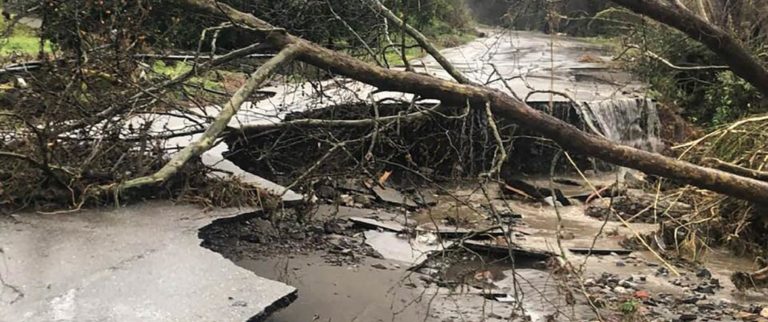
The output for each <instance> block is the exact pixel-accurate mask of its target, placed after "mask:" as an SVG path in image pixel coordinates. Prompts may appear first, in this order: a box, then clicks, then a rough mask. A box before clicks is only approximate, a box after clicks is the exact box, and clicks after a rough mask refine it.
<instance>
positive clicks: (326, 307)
mask: <svg viewBox="0 0 768 322" xmlns="http://www.w3.org/2000/svg"><path fill="white" fill-rule="evenodd" d="M237 264H238V265H239V266H241V267H243V268H246V269H248V270H251V271H253V272H254V273H256V274H257V275H259V276H262V277H265V278H269V279H274V280H278V281H281V282H283V283H286V284H288V285H292V286H294V287H296V288H297V289H299V294H298V298H297V299H296V301H294V302H293V303H292V304H291V305H290V306H288V307H287V308H285V309H283V310H281V311H278V312H275V313H274V314H273V315H272V316H270V317H269V318H268V319H267V320H266V321H268V322H296V321H421V320H424V317H425V315H427V314H428V310H427V305H426V303H425V302H426V300H425V301H421V299H422V297H423V290H418V289H416V288H414V287H409V286H407V285H409V283H412V282H411V279H417V278H418V277H417V276H416V274H412V273H410V272H407V271H406V270H405V268H404V267H400V268H397V267H396V266H395V265H394V264H393V263H392V262H386V261H380V260H376V259H370V260H367V261H366V263H365V264H361V265H353V266H334V265H331V264H327V263H326V262H325V260H324V259H323V258H322V257H320V256H319V255H297V256H289V257H281V258H265V259H260V260H254V259H244V260H241V261H238V262H237ZM375 264H380V265H383V267H386V268H387V269H379V268H374V267H373V266H372V265H375Z"/></svg>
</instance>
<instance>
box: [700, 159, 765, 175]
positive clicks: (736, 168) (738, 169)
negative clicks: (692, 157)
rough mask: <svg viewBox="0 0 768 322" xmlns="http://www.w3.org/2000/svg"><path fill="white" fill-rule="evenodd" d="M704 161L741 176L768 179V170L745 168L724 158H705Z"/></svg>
mask: <svg viewBox="0 0 768 322" xmlns="http://www.w3.org/2000/svg"><path fill="white" fill-rule="evenodd" d="M702 163H704V164H706V165H709V166H712V167H714V168H717V169H720V170H723V171H728V172H730V173H733V174H737V175H740V176H744V177H749V178H753V179H757V180H761V181H768V172H766V171H760V170H755V169H750V168H745V167H742V166H740V165H738V164H734V163H730V162H725V161H723V160H720V159H715V158H706V159H704V160H703V162H702Z"/></svg>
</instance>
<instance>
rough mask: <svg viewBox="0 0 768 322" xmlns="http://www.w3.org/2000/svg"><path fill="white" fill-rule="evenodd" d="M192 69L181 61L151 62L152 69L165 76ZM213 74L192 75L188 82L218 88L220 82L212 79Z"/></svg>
mask: <svg viewBox="0 0 768 322" xmlns="http://www.w3.org/2000/svg"><path fill="white" fill-rule="evenodd" d="M190 70H192V66H191V65H190V64H189V63H187V62H183V61H179V62H176V63H175V64H173V65H168V64H166V63H165V62H163V61H162V60H157V61H155V62H154V63H153V64H152V71H153V72H155V73H157V74H159V75H162V76H164V77H166V78H169V79H172V78H176V77H178V76H181V75H182V74H184V73H186V72H188V71H190ZM214 77H215V76H214V75H211V74H208V73H207V74H205V75H202V76H194V77H192V78H190V79H189V81H188V83H190V84H195V85H199V86H203V87H205V88H208V89H214V90H220V89H222V88H223V87H222V86H221V84H220V83H219V82H217V81H215V80H213V78H214Z"/></svg>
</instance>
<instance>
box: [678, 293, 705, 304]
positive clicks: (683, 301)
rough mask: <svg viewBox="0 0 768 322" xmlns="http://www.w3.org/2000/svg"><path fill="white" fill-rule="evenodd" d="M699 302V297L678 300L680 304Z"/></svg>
mask: <svg viewBox="0 0 768 322" xmlns="http://www.w3.org/2000/svg"><path fill="white" fill-rule="evenodd" d="M699 300H701V296H698V295H692V296H688V297H685V298H683V299H682V300H680V302H681V303H685V304H696V302H698V301H699Z"/></svg>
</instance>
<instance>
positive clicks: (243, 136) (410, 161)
mask: <svg viewBox="0 0 768 322" xmlns="http://www.w3.org/2000/svg"><path fill="white" fill-rule="evenodd" d="M416 113H423V114H420V115H414V114H416ZM554 113H555V115H557V116H558V117H559V118H561V119H565V120H567V121H569V122H572V123H573V124H577V125H579V124H581V125H582V126H583V123H582V121H581V120H580V119H579V118H578V115H577V114H576V112H574V110H573V108H572V107H571V106H570V105H568V104H563V105H562V106H559V107H558V108H556V109H555V112H554ZM377 115H378V116H377ZM404 115H409V116H408V117H405V116H404ZM377 120H378V121H377ZM376 123H377V124H376ZM488 124H489V123H488V119H487V116H486V115H485V114H484V113H478V111H477V110H472V109H467V108H466V107H461V106H452V107H443V106H439V105H438V106H435V105H434V104H428V103H417V102H411V103H408V102H379V103H376V104H365V103H358V104H344V105H335V106H331V107H325V108H318V109H312V110H309V111H306V112H298V113H292V114H290V115H288V117H286V119H285V121H284V122H283V123H282V124H278V125H266V126H260V125H257V126H246V127H244V128H243V129H242V131H232V132H230V133H229V134H228V136H227V137H226V138H225V140H226V142H227V144H228V146H229V147H230V148H229V150H230V151H229V152H228V153H226V154H225V156H226V158H227V159H229V160H231V161H233V162H234V163H235V164H237V165H238V166H239V167H240V168H242V169H244V170H246V171H249V172H252V173H258V174H259V175H262V176H264V177H267V178H269V179H271V180H275V181H277V182H279V183H283V184H285V185H290V184H291V183H292V182H294V181H295V180H296V179H297V178H300V177H301V176H302V175H305V174H306V173H307V172H308V171H310V172H312V173H310V174H309V175H312V176H349V175H351V174H355V173H356V174H362V175H364V176H365V175H366V174H367V175H370V174H380V173H382V172H383V171H394V172H395V173H399V174H403V173H405V174H408V173H412V174H416V173H417V175H416V176H415V177H427V178H429V179H431V180H441V179H459V178H465V177H476V176H477V175H480V174H483V173H487V172H489V171H490V170H491V169H492V167H493V166H494V162H495V161H496V160H498V153H499V152H498V151H497V150H496V147H497V144H496V142H495V140H494V137H493V134H492V129H491V127H490V126H489V125H488ZM498 131H499V133H500V136H501V139H502V141H503V142H504V143H505V148H506V149H507V151H505V152H506V154H507V156H508V157H507V159H506V162H505V163H503V165H502V168H501V171H502V174H507V173H509V174H514V173H521V172H525V173H544V172H546V171H548V170H549V164H548V163H546V162H530V160H531V159H533V158H537V159H542V160H550V159H552V156H553V155H555V154H556V153H557V151H559V147H558V146H557V145H556V144H554V143H552V142H551V141H549V140H546V139H543V138H541V137H539V136H537V135H536V134H534V133H531V132H530V131H525V130H521V129H520V128H519V127H518V126H516V125H515V124H507V125H504V126H501V125H499V127H498ZM575 159H576V162H577V163H579V165H580V166H583V167H584V168H590V167H592V166H594V165H595V164H593V163H592V161H590V160H589V159H587V158H585V157H575ZM318 160H320V161H318ZM316 161H317V162H316ZM601 165H602V164H601ZM560 166H562V167H566V165H560ZM603 166H606V165H603Z"/></svg>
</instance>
